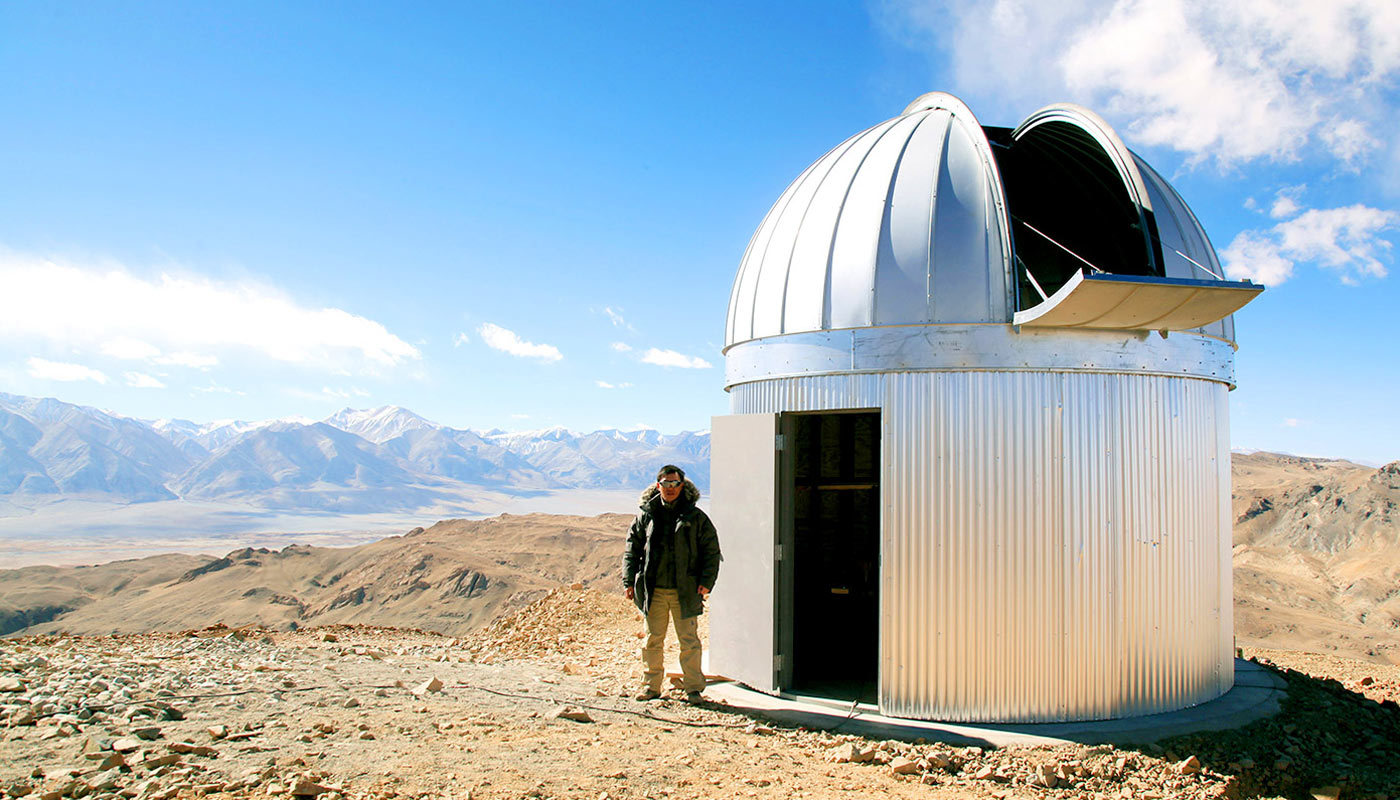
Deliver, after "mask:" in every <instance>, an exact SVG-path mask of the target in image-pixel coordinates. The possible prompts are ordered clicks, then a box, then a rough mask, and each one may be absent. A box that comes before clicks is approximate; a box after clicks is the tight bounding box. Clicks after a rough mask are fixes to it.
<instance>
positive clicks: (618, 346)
mask: <svg viewBox="0 0 1400 800" xmlns="http://www.w3.org/2000/svg"><path fill="white" fill-rule="evenodd" d="M612 349H614V350H616V351H617V352H619V353H630V352H632V345H630V344H628V343H626V342H613V343H612Z"/></svg>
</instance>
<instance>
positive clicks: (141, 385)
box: [124, 372, 165, 389]
mask: <svg viewBox="0 0 1400 800" xmlns="http://www.w3.org/2000/svg"><path fill="white" fill-rule="evenodd" d="M124 377H125V378H126V385H127V386H130V387H132V388H134V389H164V388H165V384H164V383H161V382H160V379H159V378H153V377H151V376H150V375H147V374H146V373H144V372H128V373H126V374H125V376H124Z"/></svg>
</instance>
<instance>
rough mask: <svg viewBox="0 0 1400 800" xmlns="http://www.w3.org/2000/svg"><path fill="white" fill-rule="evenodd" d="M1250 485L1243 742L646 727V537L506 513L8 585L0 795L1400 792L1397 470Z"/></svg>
mask: <svg viewBox="0 0 1400 800" xmlns="http://www.w3.org/2000/svg"><path fill="white" fill-rule="evenodd" d="M1235 475H1236V478H1235V481H1236V486H1235V488H1236V492H1235V515H1236V518H1237V523H1236V534H1235V556H1234V557H1235V571H1236V620H1237V622H1236V627H1237V632H1238V634H1239V636H1238V639H1239V643H1240V644H1241V645H1242V646H1243V647H1244V653H1245V655H1246V656H1248V657H1251V658H1254V659H1255V660H1257V661H1259V662H1260V663H1263V664H1265V665H1267V666H1269V667H1270V668H1272V669H1275V670H1277V671H1278V672H1279V673H1280V674H1281V675H1282V676H1283V678H1284V679H1285V681H1286V682H1287V684H1288V696H1287V698H1286V700H1285V701H1284V706H1283V710H1282V711H1281V713H1280V714H1279V715H1277V716H1275V717H1273V718H1270V719H1266V720H1261V721H1259V722H1256V723H1254V724H1253V725H1250V726H1249V727H1247V728H1244V729H1241V730H1236V731H1227V732H1223V733H1216V734H1206V735H1197V736H1192V737H1184V738H1179V739H1176V740H1167V741H1162V742H1159V743H1157V744H1156V745H1152V746H1148V747H1146V748H1142V749H1119V748H1113V747H1109V746H1081V745H1065V746H1060V747H1007V748H1001V749H996V750H987V751H982V750H979V749H976V748H960V747H951V746H948V745H944V744H939V743H923V742H916V743H908V742H894V741H889V742H880V741H869V740H865V739H862V738H859V737H855V736H852V735H850V734H846V733H843V732H842V731H841V730H839V726H838V728H837V729H836V730H825V731H824V730H809V729H798V728H789V727H784V726H782V725H779V724H776V723H774V722H772V721H769V720H766V719H763V718H761V717H758V716H751V715H748V714H745V713H741V712H739V711H737V710H735V709H733V708H730V707H728V706H725V705H724V704H722V703H720V702H718V701H716V700H713V699H712V700H710V701H707V702H705V703H703V704H701V705H690V704H687V703H684V702H682V701H681V700H680V699H679V696H678V695H674V694H673V695H672V696H669V697H668V698H667V699H665V700H662V701H658V702H652V703H641V702H638V701H636V700H634V699H632V698H631V694H632V692H633V691H635V689H636V687H637V684H638V682H639V678H640V668H639V666H638V659H637V648H638V645H639V641H638V638H639V631H640V628H641V622H640V619H639V616H638V614H637V612H636V610H635V609H634V608H633V607H632V606H631V605H630V604H629V603H628V602H627V601H625V600H624V599H623V598H622V597H621V595H620V593H619V592H618V583H619V581H618V574H617V571H618V568H619V564H618V553H619V552H620V548H621V540H622V537H623V535H624V533H625V529H626V524H627V522H628V519H629V518H628V517H627V516H625V515H602V516H598V517H564V516H552V515H522V516H502V517H496V518H492V519H488V520H482V521H461V520H449V521H444V522H440V523H438V524H436V525H433V526H431V527H429V528H427V529H426V530H423V529H415V530H413V531H409V532H408V533H406V534H404V535H403V536H397V537H391V538H389V539H385V540H382V541H380V542H376V543H373V544H368V545H361V546H358V547H351V548H318V547H306V546H292V547H287V548H283V549H282V550H278V551H270V550H242V551H237V552H234V553H230V554H228V555H227V556H225V557H222V558H214V557H194V556H160V557H154V558H150V559H142V560H136V561H125V562H114V563H111V564H106V565H101V566H97V567H84V568H65V569H57V568H26V569H23V570H8V571H0V603H3V607H0V611H2V612H3V615H4V616H3V620H4V623H5V626H6V629H7V630H9V631H11V636H10V638H8V639H0V726H3V727H0V793H3V794H4V795H5V796H8V797H29V798H38V800H67V799H68V798H84V797H92V798H101V800H117V798H122V797H124V798H135V800H177V799H178V800H192V798H194V797H197V796H209V797H214V798H220V797H229V798H234V797H236V798H254V799H255V800H256V799H258V798H287V800H293V798H298V797H299V798H307V797H320V798H323V800H350V799H351V798H354V799H357V800H358V798H366V799H369V798H386V799H387V798H414V800H438V799H439V798H441V799H442V800H465V798H549V797H554V798H590V799H591V800H600V799H601V798H655V799H657V800H659V799H660V798H713V797H811V798H834V797H851V796H866V795H874V794H880V795H886V796H891V797H1017V798H1019V797H1059V798H1084V799H1085V800H1088V799H1089V798H1095V799H1098V798H1129V797H1144V798H1211V797H1300V798H1306V797H1314V796H1321V797H1347V798H1351V797H1365V798H1389V797H1400V709H1397V706H1396V704H1395V703H1396V701H1397V700H1400V666H1397V662H1398V661H1400V656H1398V655H1397V654H1400V629H1397V621H1396V620H1397V605H1396V586H1397V580H1396V579H1397V576H1398V575H1400V531H1397V520H1398V519H1400V511H1397V506H1396V501H1397V500H1398V499H1400V469H1397V467H1396V465H1391V466H1389V467H1386V468H1383V469H1380V470H1377V469H1372V468H1368V467H1361V466H1358V465H1354V464H1349V463H1347V462H1335V461H1318V460H1310V459H1294V458H1292V457H1287V456H1277V455H1272V454H1253V455H1249V456H1237V457H1236V462H1235ZM1387 582H1388V583H1387ZM21 629H22V630H21ZM79 634H80V635H79ZM672 661H674V654H672Z"/></svg>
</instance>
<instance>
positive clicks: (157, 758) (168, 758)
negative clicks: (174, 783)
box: [141, 753, 180, 769]
mask: <svg viewBox="0 0 1400 800" xmlns="http://www.w3.org/2000/svg"><path fill="white" fill-rule="evenodd" d="M178 763H180V757H179V756H178V755H176V754H175V753H161V754H160V755H154V754H152V755H149V756H146V758H145V759H144V760H142V762H141V766H143V767H145V768H146V769H160V768H161V767H168V766H170V765H171V764H178Z"/></svg>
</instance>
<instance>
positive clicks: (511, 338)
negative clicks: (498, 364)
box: [476, 322, 564, 361]
mask: <svg viewBox="0 0 1400 800" xmlns="http://www.w3.org/2000/svg"><path fill="white" fill-rule="evenodd" d="M476 332H477V334H478V335H479V336H481V340H482V341H483V342H486V346H487V347H490V348H491V349H493V350H500V351H501V352H502V353H509V354H511V355H513V356H520V357H521V358H538V359H541V360H543V361H558V360H559V359H561V358H563V357H564V356H563V355H562V354H561V353H560V352H559V349H558V348H557V347H555V346H554V345H552V344H535V343H533V342H527V341H525V340H524V339H521V338H520V337H519V336H517V335H515V332H514V331H509V330H506V329H505V328H502V327H501V326H500V325H493V324H492V323H490V322H483V323H482V324H481V327H479V328H477V330H476Z"/></svg>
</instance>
